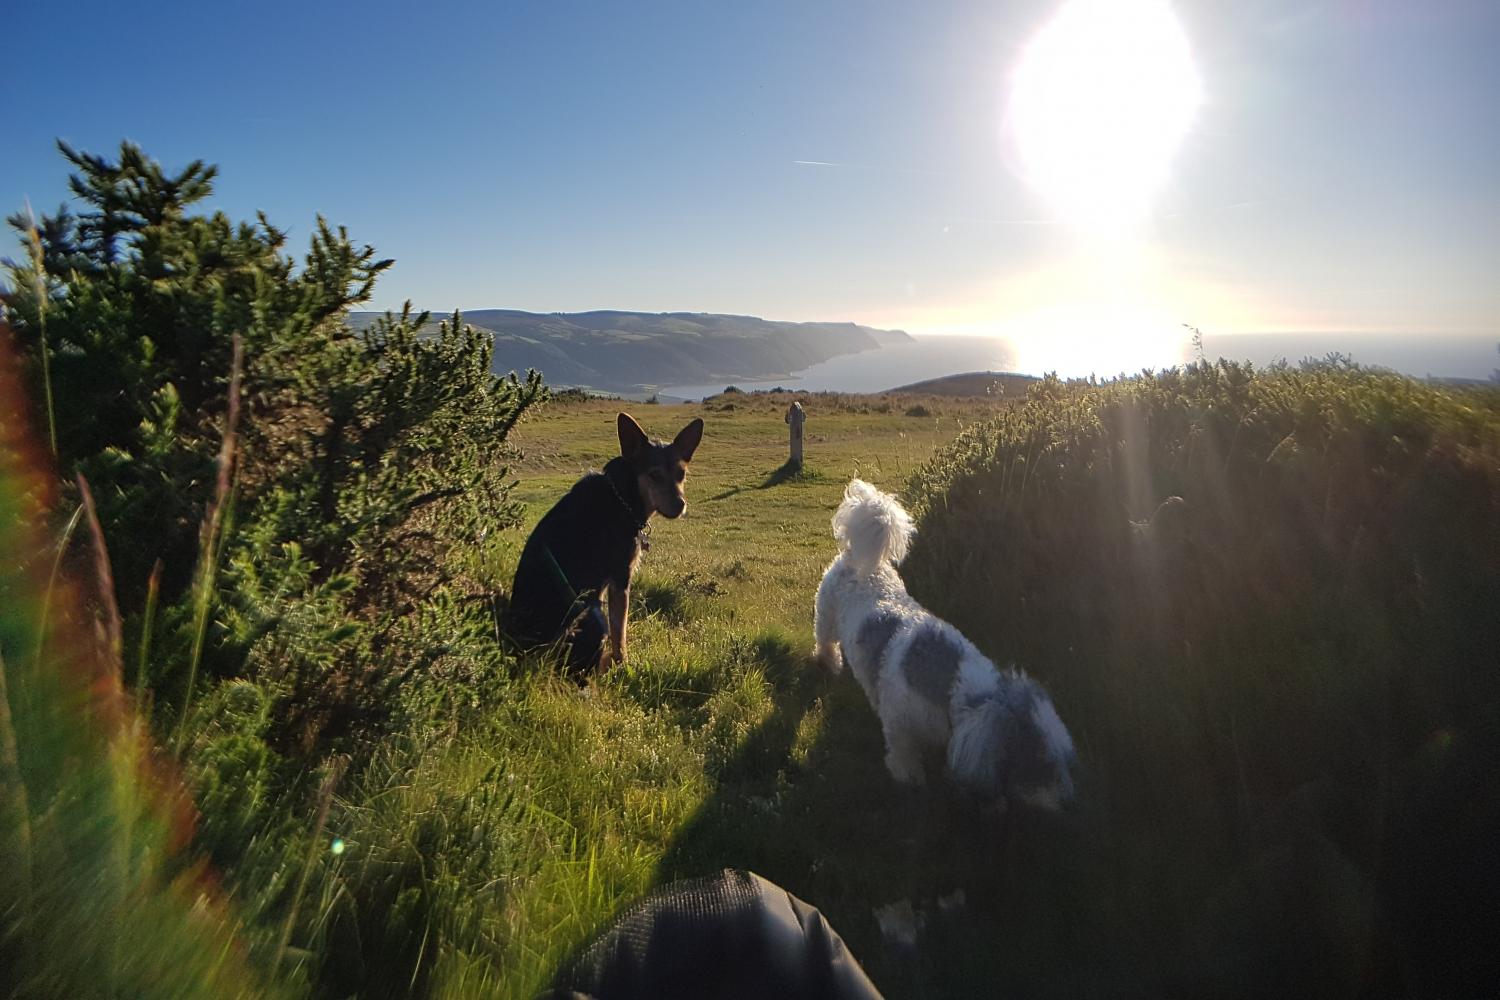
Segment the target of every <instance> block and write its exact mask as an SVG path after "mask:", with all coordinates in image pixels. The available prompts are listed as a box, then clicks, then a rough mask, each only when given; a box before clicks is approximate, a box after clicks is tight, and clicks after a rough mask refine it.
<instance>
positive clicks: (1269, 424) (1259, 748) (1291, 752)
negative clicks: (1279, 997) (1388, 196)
mask: <svg viewBox="0 0 1500 1000" xmlns="http://www.w3.org/2000/svg"><path fill="white" fill-rule="evenodd" d="M910 495H911V499H912V500H913V501H914V505H915V507H916V509H917V510H918V511H920V514H921V517H920V530H919V534H918V536H917V542H916V545H915V547H914V550H913V552H912V555H911V557H910V558H909V560H908V561H907V564H906V565H905V567H904V572H905V574H906V576H907V578H908V581H909V584H910V586H911V589H912V590H913V592H914V593H915V594H916V595H917V596H918V597H919V598H920V599H922V600H923V601H924V602H925V603H927V604H928V605H929V606H931V607H932V608H933V610H934V611H936V612H937V613H939V614H942V615H944V616H945V617H948V618H950V619H951V620H952V621H953V622H955V623H956V624H957V625H959V626H960V627H961V628H963V629H964V630H965V631H966V632H967V633H968V634H969V635H970V636H971V637H973V638H974V640H975V641H976V642H977V643H979V645H980V646H981V647H983V648H984V649H986V650H987V651H988V652H990V653H992V654H994V655H995V656H996V657H997V658H998V659H1000V660H1001V661H1002V662H1003V661H1006V660H1013V661H1015V662H1017V663H1019V664H1020V665H1022V666H1023V667H1024V668H1026V669H1027V670H1028V671H1030V672H1032V673H1034V674H1035V675H1037V676H1038V677H1039V678H1041V679H1042V680H1043V681H1044V682H1045V683H1046V684H1047V685H1048V686H1049V687H1050V688H1051V690H1052V691H1053V693H1054V695H1055V697H1056V700H1057V703H1058V706H1059V711H1060V712H1061V713H1062V715H1063V718H1064V719H1065V720H1066V721H1067V722H1068V723H1069V725H1070V726H1071V727H1072V729H1073V732H1074V735H1075V737H1076V738H1077V739H1078V741H1079V743H1080V746H1081V749H1082V756H1083V760H1084V764H1085V769H1086V773H1085V775H1084V778H1083V785H1082V790H1081V795H1082V797H1083V800H1084V802H1085V803H1088V804H1087V805H1085V806H1084V807H1083V808H1084V812H1085V821H1086V823H1087V825H1088V827H1089V829H1090V831H1091V832H1092V833H1093V834H1095V835H1096V836H1098V837H1100V838H1104V837H1106V835H1107V839H1108V840H1109V841H1110V842H1112V843H1115V844H1118V845H1120V846H1119V849H1118V850H1116V851H1114V852H1112V853H1113V856H1112V857H1110V858H1109V859H1108V860H1107V862H1106V861H1104V860H1099V861H1097V862H1096V861H1094V860H1090V859H1089V858H1079V859H1077V860H1078V863H1079V864H1081V865H1083V866H1084V869H1081V870H1086V871H1087V874H1086V876H1085V877H1086V878H1087V879H1088V880H1089V881H1090V882H1092V883H1094V892H1095V895H1094V896H1093V898H1092V899H1091V900H1090V901H1089V904H1088V905H1089V908H1090V911H1091V912H1090V919H1093V920H1098V921H1100V922H1101V924H1102V926H1103V927H1105V928H1106V930H1105V931H1104V933H1105V935H1106V936H1110V937H1113V936H1115V935H1122V936H1123V935H1126V934H1134V935H1135V938H1134V940H1135V941H1136V942H1137V943H1136V945H1135V947H1137V948H1141V949H1143V950H1145V951H1148V952H1151V953H1154V954H1159V955H1162V956H1164V957H1163V959H1162V965H1161V966H1160V967H1159V970H1158V971H1157V972H1154V973H1146V972H1145V970H1141V969H1136V970H1133V971H1132V973H1131V974H1133V975H1137V974H1143V973H1144V974H1146V975H1148V976H1155V977H1157V978H1155V979H1154V980H1152V979H1147V980H1138V981H1139V982H1141V984H1142V987H1143V988H1145V984H1146V983H1147V982H1152V981H1154V982H1155V983H1156V987H1157V988H1156V989H1151V990H1150V991H1151V992H1156V991H1157V990H1158V989H1162V988H1164V989H1166V990H1167V991H1169V992H1174V991H1186V992H1189V993H1202V992H1205V991H1209V992H1220V991H1224V990H1230V991H1239V990H1244V989H1249V990H1250V991H1251V992H1259V993H1266V992H1281V991H1291V992H1298V993H1301V992H1328V991H1330V990H1335V989H1336V990H1339V991H1347V990H1350V989H1357V988H1358V987H1359V984H1361V983H1367V982H1372V981H1386V982H1388V983H1389V982H1405V984H1406V988H1407V989H1419V990H1432V989H1437V990H1439V991H1440V992H1457V993H1464V992H1473V991H1474V990H1475V989H1480V988H1481V987H1480V986H1479V984H1480V983H1482V982H1483V981H1484V980H1485V979H1486V977H1490V976H1492V975H1493V974H1494V972H1495V971H1496V970H1495V966H1494V964H1493V961H1492V959H1490V958H1486V957H1485V956H1487V955H1491V954H1492V953H1491V951H1490V950H1489V949H1488V947H1487V945H1484V944H1483V943H1481V941H1480V939H1479V936H1482V934H1483V932H1482V931H1479V930H1477V928H1479V927H1480V926H1482V925H1483V923H1484V919H1485V918H1484V916H1483V914H1484V911H1486V910H1487V909H1488V905H1489V904H1488V903H1486V902H1484V899H1483V897H1484V891H1483V890H1481V889H1479V888H1478V886H1479V885H1481V884H1483V883H1484V879H1485V877H1486V876H1485V875H1484V873H1485V872H1486V871H1488V870H1490V868H1489V865H1490V862H1489V860H1488V858H1489V857H1490V855H1491V851H1492V848H1491V846H1490V844H1489V843H1488V837H1486V836H1480V835H1479V834H1478V831H1479V830H1480V829H1482V828H1483V827H1484V826H1485V825H1486V824H1493V823H1494V822H1496V821H1497V820H1500V797H1497V796H1496V795H1495V794H1494V785H1493V783H1492V782H1490V783H1485V782H1483V781H1482V780H1481V779H1479V775H1480V774H1481V773H1483V769H1484V765H1482V764H1481V761H1483V760H1493V759H1494V755H1495V754H1496V753H1497V752H1500V736H1497V734H1500V673H1497V672H1496V671H1495V669H1494V668H1495V657H1496V650H1497V649H1500V617H1497V616H1496V615H1495V613H1494V609H1495V608H1496V607H1500V527H1497V526H1500V405H1497V396H1496V395H1495V394H1494V393H1486V392H1453V391H1445V390H1443V389H1439V388H1435V387H1432V386H1429V385H1425V384H1422V383H1419V382H1416V381H1414V380H1411V379H1408V378H1404V377H1400V376H1396V375H1392V374H1387V373H1381V372H1374V371H1366V370H1362V369H1360V368H1358V367H1357V366H1355V365H1352V364H1351V363H1349V362H1348V361H1347V359H1342V358H1331V359H1329V360H1328V361H1327V362H1324V363H1318V364H1310V365H1306V366H1304V367H1302V368H1301V369H1293V368H1288V367H1284V366H1283V367H1279V368H1275V369H1271V370H1267V371H1260V372H1257V371H1254V370H1253V369H1251V368H1250V367H1248V366H1243V367H1242V366H1239V365H1235V364H1231V363H1227V362H1219V363H1217V364H1195V365H1190V366H1188V367H1187V368H1186V369H1183V370H1175V369H1174V370H1168V371H1164V372H1160V373H1156V374H1151V373H1147V374H1144V375H1141V376H1138V377H1135V378H1130V379H1122V380H1119V381H1116V382H1110V383H1104V384H1094V383H1084V384H1077V383H1074V384H1064V383H1061V382H1059V381H1057V380H1056V379H1049V380H1046V381H1045V382H1043V383H1041V384H1040V385H1038V386H1036V387H1034V388H1033V389H1032V390H1031V393H1030V395H1029V397H1028V401H1027V402H1026V404H1025V405H1024V406H1021V407H1018V408H1016V409H1012V410H1008V411H1005V412H1003V413H1001V414H1000V415H999V416H998V417H996V418H995V419H993V420H991V421H988V422H985V423H983V424H980V425H977V426H975V427H973V428H971V429H969V430H968V431H967V432H966V433H964V434H962V435H960V437H959V438H958V439H957V440H956V441H955V442H954V443H953V444H952V445H951V446H950V447H948V448H947V449H945V450H943V451H941V452H940V453H939V454H938V455H937V456H936V457H934V459H933V460H932V461H931V462H930V463H928V464H927V465H926V466H925V467H924V468H923V469H921V470H920V471H919V472H918V473H917V475H916V476H914V478H913V481H912V484H911V486H910ZM1459 789H1466V790H1465V791H1462V792H1460V791H1459ZM1074 846H1075V847H1076V845H1074ZM1094 857H1098V856H1097V855H1095V856H1094ZM1059 860H1061V859H1059ZM1440 885H1441V886H1443V887H1444V888H1443V889H1442V890H1438V889H1437V888H1436V887H1437V886H1440ZM1043 905H1044V906H1045V905H1050V904H1046V903H1044V904H1043ZM1072 905H1077V901H1076V900H1075V901H1073V903H1072ZM1031 916H1032V918H1035V919H1048V917H1046V916H1040V917H1039V916H1038V915H1037V914H1032V915H1031ZM1437 928H1442V930H1437ZM1476 935H1479V936H1476ZM1392 954H1400V955H1402V956H1404V959H1403V962H1404V967H1403V968H1400V969H1393V968H1387V967H1385V966H1384V965H1382V964H1381V963H1382V962H1383V961H1384V960H1385V956H1390V955H1392ZM1392 977H1395V978H1394V979H1393V978H1392ZM1440 983H1441V984H1445V985H1444V986H1443V987H1442V988H1439V987H1438V985H1437V984H1440Z"/></svg>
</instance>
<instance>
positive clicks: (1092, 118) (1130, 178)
mask: <svg viewBox="0 0 1500 1000" xmlns="http://www.w3.org/2000/svg"><path fill="white" fill-rule="evenodd" d="M1202 100H1203V87H1202V84H1201V83H1200V81H1199V79H1198V74H1197V71H1196V70H1195V69H1194V67H1193V60H1192V56H1191V53H1190V52H1189V47H1188V41H1187V36H1186V35H1184V33H1183V31H1182V26H1181V25H1180V24H1179V23H1178V21H1177V18H1176V17H1175V16H1174V15H1173V13H1172V11H1171V8H1170V7H1169V6H1168V5H1167V3H1166V2H1165V0H1069V2H1067V3H1066V4H1064V5H1063V7H1062V9H1061V10H1059V11H1058V12H1057V14H1056V16H1054V17H1053V18H1052V20H1051V21H1049V22H1048V23H1047V24H1046V25H1045V26H1044V27H1043V28H1042V29H1041V30H1040V31H1039V32H1038V33H1037V35H1036V37H1035V38H1034V39H1033V40H1032V41H1031V43H1030V44H1029V45H1028V46H1027V47H1026V50H1025V52H1024V54H1023V55H1022V57H1021V62H1020V65H1019V66H1018V67H1017V69H1016V71H1015V74H1014V77H1013V78H1012V87H1011V94H1010V103H1009V110H1008V118H1007V130H1008V132H1009V138H1010V140H1011V141H1013V142H1014V144H1015V146H1016V149H1017V150H1018V152H1019V154H1020V161H1021V167H1022V170H1023V172H1024V174H1025V176H1026V178H1027V180H1028V181H1029V182H1030V183H1031V184H1033V185H1034V186H1035V187H1036V188H1037V189H1038V190H1040V191H1041V192H1042V193H1043V194H1044V195H1045V196H1046V197H1047V199H1048V200H1049V201H1050V202H1051V203H1052V205H1053V207H1054V209H1055V211H1057V212H1058V214H1059V215H1061V216H1062V217H1063V218H1064V219H1066V220H1067V221H1068V222H1070V223H1072V224H1074V225H1077V226H1080V227H1083V228H1088V229H1102V230H1106V231H1107V230H1111V229H1119V228H1122V227H1126V226H1129V225H1130V224H1131V223H1133V222H1137V221H1139V220H1140V219H1142V218H1144V217H1145V215H1146V213H1147V210H1148V208H1149V205H1150V201H1151V198H1152V196H1153V195H1154V194H1155V193H1156V192H1157V191H1158V190H1160V188H1161V186H1162V184H1163V182H1164V181H1165V180H1166V177H1167V172H1168V168H1169V165H1170V162H1171V159H1172V156H1173V154H1174V153H1175V152H1176V150H1177V147H1178V146H1179V145H1180V144H1181V142H1182V139H1183V136H1184V135H1185V133H1186V131H1187V128H1188V125H1189V124H1190V122H1191V121H1192V118H1193V114H1194V112H1195V111H1196V110H1197V108H1198V106H1199V104H1200V103H1202Z"/></svg>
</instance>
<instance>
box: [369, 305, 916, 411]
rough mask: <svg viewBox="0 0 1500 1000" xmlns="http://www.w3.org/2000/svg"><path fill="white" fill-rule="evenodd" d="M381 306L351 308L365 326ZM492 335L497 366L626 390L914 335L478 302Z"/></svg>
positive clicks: (785, 369) (802, 364)
mask: <svg viewBox="0 0 1500 1000" xmlns="http://www.w3.org/2000/svg"><path fill="white" fill-rule="evenodd" d="M378 315H380V314H379V313H368V312H366V313H354V314H353V315H352V316H351V322H352V323H353V324H354V325H355V326H356V327H360V326H364V325H367V324H369V323H371V322H373V321H374V319H375V317H376V316H378ZM464 320H465V321H466V322H468V323H472V324H473V325H474V326H477V327H483V328H484V329H487V330H489V331H491V332H492V333H494V335H495V370H496V371H511V370H515V371H523V372H524V371H525V370H526V369H527V368H535V369H537V370H538V371H540V372H541V373H542V374H543V375H544V376H545V377H546V379H547V381H548V383H550V384H551V385H562V386H568V385H579V386H588V387H590V388H596V389H610V390H616V391H632V390H638V389H642V388H648V389H649V388H654V387H656V386H662V385H683V384H692V383H700V382H712V381H717V380H719V379H724V380H726V381H732V380H735V379H740V380H751V379H764V378H776V377H777V376H781V375H786V374H788V373H790V372H794V371H798V370H800V369H803V368H806V367H808V366H809V365H815V364H817V363H818V362H820V361H827V360H828V359H829V358H832V357H836V356H838V355H840V354H854V353H857V352H859V351H869V350H874V349H875V348H878V347H883V346H885V345H886V344H892V343H899V342H903V341H906V340H909V339H910V338H909V337H908V336H907V335H906V334H905V333H904V332H902V331H900V330H877V329H875V328H873V327H868V326H859V325H857V324H854V323H787V322H779V321H775V320H766V319H759V318H757V317H755V316H728V315H722V314H719V313H638V312H615V311H601V312H586V313H529V312H521V311H519V310H515V309H475V310H472V311H469V312H465V313H464Z"/></svg>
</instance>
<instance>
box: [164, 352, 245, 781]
mask: <svg viewBox="0 0 1500 1000" xmlns="http://www.w3.org/2000/svg"><path fill="white" fill-rule="evenodd" d="M244 362H245V342H244V339H243V338H242V337H241V336H240V335H239V334H237V333H236V334H235V335H234V354H233V358H232V360H231V361H230V365H229V399H228V405H227V408H226V410H225V413H224V438H223V441H222V443H221V444H220V446H219V461H218V466H219V474H218V478H217V480H216V482H215V484H214V498H213V501H212V502H211V503H210V504H209V507H208V511H207V512H206V514H205V516H204V518H203V526H202V529H201V530H200V533H199V541H198V567H197V572H196V573H195V574H194V577H193V647H192V652H191V654H190V655H189V658H188V677H187V686H186V688H185V689H184V691H183V695H182V709H181V711H180V713H179V715H178V717H177V734H176V736H175V737H174V739H173V743H174V745H175V746H176V748H177V752H178V753H181V752H182V739H183V734H184V733H185V732H186V731H187V720H188V714H189V712H190V711H191V709H192V707H193V687H194V685H195V684H196V682H197V679H198V665H199V664H200V663H201V662H202V660H203V641H204V637H205V636H206V635H207V633H208V611H209V605H210V604H211V603H212V598H213V590H214V584H215V582H216V580H217V578H218V569H219V555H220V551H221V549H222V547H223V546H222V541H223V534H224V525H225V523H226V518H225V508H226V507H227V506H228V502H229V496H230V491H231V489H232V486H233V482H234V467H235V459H236V458H237V456H238V450H239V441H238V433H239V422H240V379H241V376H242V374H243V371H244Z"/></svg>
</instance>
